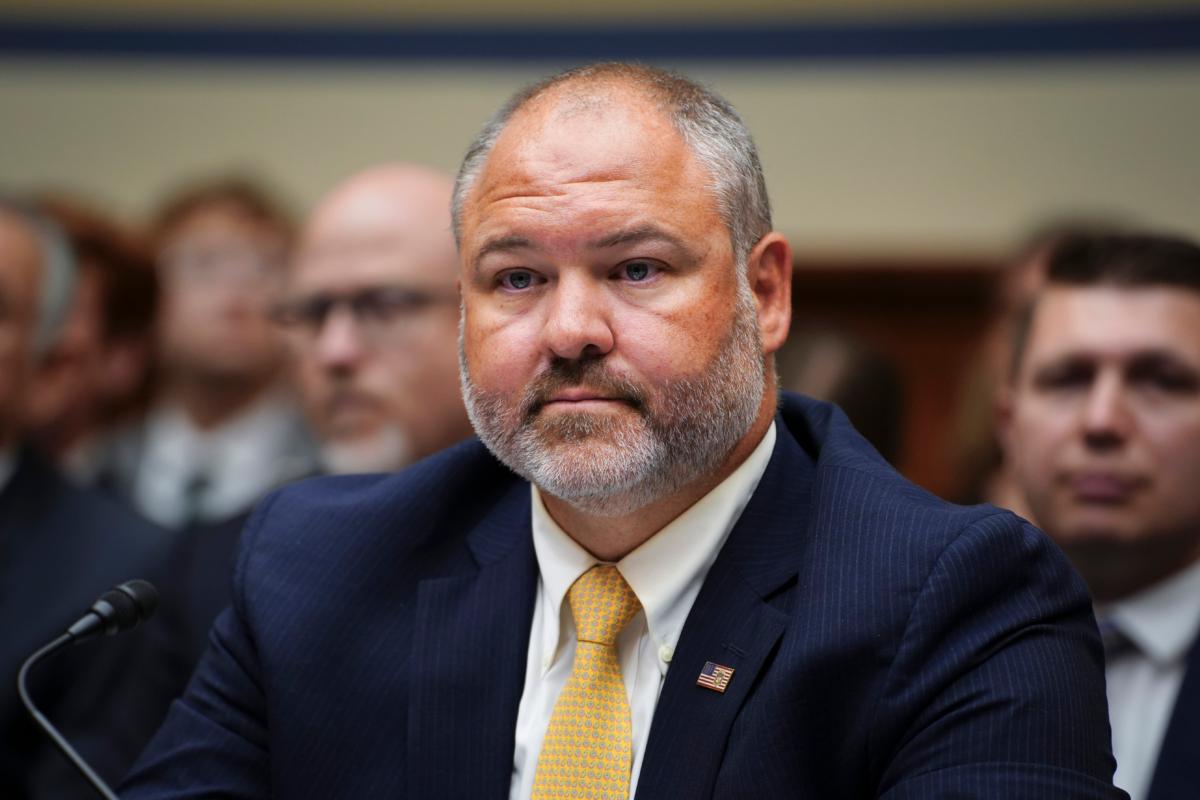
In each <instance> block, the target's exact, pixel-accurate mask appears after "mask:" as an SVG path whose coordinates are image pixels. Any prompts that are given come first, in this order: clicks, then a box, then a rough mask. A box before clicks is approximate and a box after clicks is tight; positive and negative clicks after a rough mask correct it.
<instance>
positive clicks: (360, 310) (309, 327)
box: [272, 286, 458, 341]
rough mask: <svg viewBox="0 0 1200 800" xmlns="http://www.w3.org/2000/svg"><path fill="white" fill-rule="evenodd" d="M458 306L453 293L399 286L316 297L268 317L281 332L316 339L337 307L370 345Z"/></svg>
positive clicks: (285, 304)
mask: <svg viewBox="0 0 1200 800" xmlns="http://www.w3.org/2000/svg"><path fill="white" fill-rule="evenodd" d="M457 302H458V294H457V293H455V292H433V291H426V290H424V289H412V288H408V287H403V286H378V287H373V288H370V289H362V290H359V291H357V292H348V293H344V294H334V293H319V294H312V295H309V296H307V297H300V298H297V299H295V300H290V301H287V302H283V303H280V304H279V305H278V306H276V308H275V310H274V312H273V314H272V316H273V318H274V319H275V321H276V322H278V323H279V324H280V325H282V326H283V327H285V328H290V329H292V330H294V331H296V332H297V333H300V334H302V335H305V336H307V337H309V338H316V337H317V335H318V334H319V333H320V332H321V330H322V328H324V327H325V322H326V320H327V319H328V318H329V316H330V315H331V314H333V313H334V312H335V311H336V310H337V309H338V308H339V307H345V308H346V309H347V310H349V312H350V315H351V316H352V317H353V319H354V322H355V324H356V325H357V326H358V327H359V330H361V331H362V332H363V334H364V335H365V336H367V337H368V338H370V339H372V340H373V341H382V340H386V339H389V338H393V337H395V336H397V335H400V334H402V333H403V332H404V330H405V328H406V327H407V325H408V324H409V323H410V322H411V321H412V320H413V319H415V318H416V317H417V316H418V315H419V314H420V313H421V312H423V311H425V310H427V309H429V308H431V307H433V306H438V305H448V304H454V303H457Z"/></svg>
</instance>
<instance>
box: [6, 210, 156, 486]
mask: <svg viewBox="0 0 1200 800" xmlns="http://www.w3.org/2000/svg"><path fill="white" fill-rule="evenodd" d="M36 205H37V206H38V207H39V208H40V210H41V211H42V212H43V213H45V214H46V215H48V216H49V217H51V218H53V219H54V220H55V222H57V223H58V225H59V226H60V227H61V228H62V230H63V231H64V233H65V234H66V235H67V237H68V239H69V240H70V243H71V249H72V251H73V252H74V254H75V261H76V265H77V275H76V282H75V293H74V301H73V302H72V304H71V309H70V311H69V313H68V315H67V318H66V320H65V321H64V323H63V326H62V330H61V332H60V334H59V336H58V338H57V339H56V341H55V342H54V345H53V347H52V349H51V350H50V351H49V352H48V353H46V355H45V357H44V358H43V359H42V362H41V365H40V366H39V369H38V372H37V375H36V376H35V379H34V383H33V386H32V387H31V391H30V396H31V399H30V403H29V411H28V413H29V431H30V436H31V438H32V439H33V440H34V441H35V443H36V444H37V445H38V446H39V448H40V449H41V450H42V451H43V452H44V453H45V454H46V455H47V456H48V457H50V458H51V459H53V460H54V461H55V462H56V463H57V464H58V466H59V467H60V468H61V469H62V470H64V471H65V472H66V473H67V474H68V475H69V476H70V477H72V478H73V479H75V480H76V481H77V482H79V483H83V484H93V483H95V482H96V481H97V480H98V479H99V477H100V476H101V475H104V474H106V473H107V472H108V471H109V470H111V468H112V465H111V463H110V459H111V456H112V452H111V446H112V440H113V437H114V436H116V435H117V434H118V432H120V431H122V430H123V429H126V428H128V427H131V426H133V425H134V424H136V423H137V422H139V421H140V420H141V418H142V416H143V415H144V413H145V410H146V405H147V402H148V401H149V397H150V391H151V381H152V373H151V366H152V362H153V333H154V321H155V310H156V307H157V303H158V282H157V276H156V275H155V272H154V264H153V260H152V259H151V258H150V255H149V252H148V250H147V248H146V247H145V244H144V243H143V242H141V241H140V240H139V239H137V238H135V237H134V236H133V234H132V233H131V232H130V231H127V230H125V229H123V228H122V227H121V226H119V225H118V224H117V223H116V222H115V221H114V220H112V219H111V218H109V217H108V216H107V215H105V214H104V213H103V212H101V211H100V210H98V209H96V208H94V207H90V206H88V205H86V204H84V203H82V202H80V201H78V200H74V199H71V198H68V197H65V196H62V195H55V196H49V197H44V198H42V199H40V200H39V201H38V202H37V204H36Z"/></svg>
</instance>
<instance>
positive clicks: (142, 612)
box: [114, 578, 158, 625]
mask: <svg viewBox="0 0 1200 800" xmlns="http://www.w3.org/2000/svg"><path fill="white" fill-rule="evenodd" d="M114 590H115V591H118V592H123V593H124V594H126V595H128V596H129V598H130V599H131V600H133V602H134V605H136V606H137V610H138V619H137V622H134V624H135V625H136V624H137V623H138V622H145V621H146V620H148V619H150V618H151V617H152V616H154V612H155V611H157V610H158V589H155V588H154V584H152V583H150V581H144V580H142V579H141V578H134V579H133V580H131V581H125V582H124V583H122V584H118V585H117V586H116V587H114Z"/></svg>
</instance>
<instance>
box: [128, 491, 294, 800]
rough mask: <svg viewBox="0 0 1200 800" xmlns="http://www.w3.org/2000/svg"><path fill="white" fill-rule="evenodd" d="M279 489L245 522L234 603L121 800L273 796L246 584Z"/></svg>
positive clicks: (218, 624) (219, 620)
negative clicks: (259, 536)
mask: <svg viewBox="0 0 1200 800" xmlns="http://www.w3.org/2000/svg"><path fill="white" fill-rule="evenodd" d="M275 497H276V495H273V496H272V497H271V498H270V499H268V500H267V501H265V502H264V503H263V504H262V505H261V506H260V508H259V509H258V510H257V511H256V512H255V514H254V516H252V517H251V519H250V521H249V522H248V523H247V527H246V531H245V534H244V538H243V546H242V551H241V555H240V556H239V558H238V561H237V564H236V566H235V569H234V574H233V590H232V606H231V607H230V608H228V609H226V610H225V611H224V612H223V613H222V614H221V616H219V617H218V618H217V621H216V622H215V623H214V625H213V629H212V632H211V635H210V639H209V646H208V650H207V651H206V652H205V654H204V656H203V658H202V659H201V661H200V663H199V665H198V666H197V668H196V672H195V674H194V675H193V677H192V680H191V682H190V683H189V684H188V688H187V691H186V692H185V694H184V695H183V697H181V698H180V699H178V700H176V701H175V702H174V703H173V704H172V705H171V709H170V711H169V713H168V714H167V718H166V721H165V722H164V723H163V726H162V728H161V729H160V730H159V732H158V734H157V735H156V736H155V737H154V739H153V740H152V741H151V743H150V745H149V746H148V747H147V748H146V751H145V752H144V753H143V754H142V756H141V758H139V759H138V761H137V763H136V764H135V765H134V768H133V770H132V771H131V773H130V775H129V777H128V778H127V780H126V782H125V784H124V785H123V786H122V787H121V790H120V794H121V797H122V798H126V799H127V800H129V799H130V798H139V797H155V798H193V797H229V798H261V797H269V796H270V795H271V789H270V772H269V764H270V759H269V753H268V748H267V731H266V727H267V716H266V710H267V704H266V699H265V697H264V694H263V689H262V687H263V682H262V680H261V677H260V671H261V668H262V665H261V663H260V661H259V658H258V652H257V648H256V647H255V642H254V637H253V633H252V631H251V630H250V628H249V626H248V625H247V624H246V619H247V613H246V612H247V609H246V602H247V601H246V595H245V592H244V586H245V583H246V573H247V571H248V569H249V568H250V564H251V562H252V560H253V555H254V542H255V540H256V538H257V536H258V533H259V530H260V529H261V527H262V525H263V521H264V519H265V518H266V516H267V514H268V511H269V509H270V506H271V504H272V502H273V501H274V498H275Z"/></svg>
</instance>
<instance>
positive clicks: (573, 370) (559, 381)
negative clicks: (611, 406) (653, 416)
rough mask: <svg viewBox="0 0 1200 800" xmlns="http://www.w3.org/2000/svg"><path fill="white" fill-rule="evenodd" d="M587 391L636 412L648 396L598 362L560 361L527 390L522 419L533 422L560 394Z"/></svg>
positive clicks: (535, 379)
mask: <svg viewBox="0 0 1200 800" xmlns="http://www.w3.org/2000/svg"><path fill="white" fill-rule="evenodd" d="M579 387H587V388H588V389H591V390H593V391H595V392H598V393H600V394H602V395H604V396H605V397H611V398H613V399H616V400H620V401H622V402H624V403H626V404H628V405H629V406H631V407H632V408H633V409H634V410H636V411H642V410H643V409H645V407H646V392H645V390H644V389H642V387H640V386H638V385H637V384H636V383H634V382H633V381H631V380H629V379H628V378H623V377H621V376H620V375H617V374H615V373H614V372H612V371H611V370H609V369H608V367H607V366H606V365H605V364H604V362H603V361H600V360H598V359H575V360H572V361H567V360H565V359H560V360H557V361H554V362H551V364H550V366H549V367H547V368H546V369H545V370H544V371H543V372H542V373H541V374H540V375H538V376H537V377H536V378H534V380H533V382H532V383H530V384H529V386H528V388H526V390H525V397H524V398H523V400H522V402H521V412H522V416H523V417H524V418H525V420H526V421H530V420H532V419H533V417H535V416H536V415H537V413H538V412H539V411H541V410H542V407H543V406H545V405H546V404H547V403H549V402H550V400H551V399H552V398H553V397H554V395H555V394H557V393H558V392H561V391H563V390H564V389H576V388H579Z"/></svg>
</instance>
